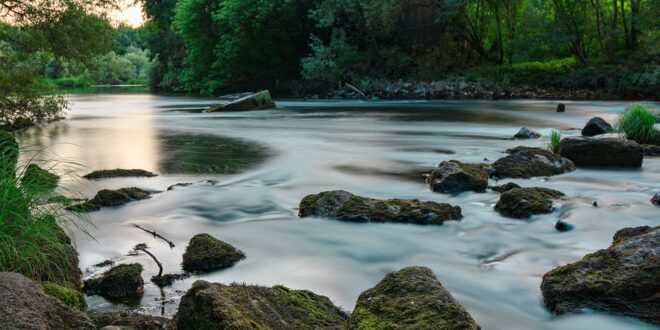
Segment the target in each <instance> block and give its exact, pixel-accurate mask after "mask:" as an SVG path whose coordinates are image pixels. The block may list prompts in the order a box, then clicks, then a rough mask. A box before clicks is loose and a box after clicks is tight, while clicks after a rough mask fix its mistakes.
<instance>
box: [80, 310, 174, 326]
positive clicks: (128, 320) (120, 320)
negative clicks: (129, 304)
mask: <svg viewBox="0 0 660 330" xmlns="http://www.w3.org/2000/svg"><path fill="white" fill-rule="evenodd" d="M89 317H90V318H91V319H92V321H93V322H94V324H95V325H96V328H97V329H126V330H128V329H140V330H167V329H176V326H175V324H174V322H173V321H172V320H171V319H168V318H164V317H160V316H153V315H145V314H139V313H135V312H104V313H99V312H92V313H89ZM106 327H108V328H106Z"/></svg>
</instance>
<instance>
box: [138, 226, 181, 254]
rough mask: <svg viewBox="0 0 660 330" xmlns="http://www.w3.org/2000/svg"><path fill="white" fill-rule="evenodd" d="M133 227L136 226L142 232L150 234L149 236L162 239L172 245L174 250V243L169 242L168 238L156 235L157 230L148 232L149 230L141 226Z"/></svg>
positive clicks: (171, 247)
mask: <svg viewBox="0 0 660 330" xmlns="http://www.w3.org/2000/svg"><path fill="white" fill-rule="evenodd" d="M133 226H135V227H137V228H139V229H142V230H144V231H146V232H147V233H149V234H152V235H154V238H156V237H158V238H160V239H162V240H163V241H165V242H167V244H169V245H170V249H173V248H174V242H172V241H170V240H168V239H167V238H165V237H163V236H161V235H160V234H158V233H156V231H155V230H154V231H151V230H148V229H145V228H142V227H140V226H138V225H136V224H133Z"/></svg>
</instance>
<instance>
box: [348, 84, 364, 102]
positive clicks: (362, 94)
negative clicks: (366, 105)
mask: <svg viewBox="0 0 660 330" xmlns="http://www.w3.org/2000/svg"><path fill="white" fill-rule="evenodd" d="M346 87H348V88H350V89H352V90H354V91H355V92H356V93H358V94H360V95H361V96H362V98H364V99H365V100H367V101H369V98H367V95H366V94H364V92H363V91H361V90H360V89H358V88H357V87H355V86H353V85H351V84H349V83H346Z"/></svg>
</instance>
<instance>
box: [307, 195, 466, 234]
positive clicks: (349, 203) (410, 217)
mask: <svg viewBox="0 0 660 330" xmlns="http://www.w3.org/2000/svg"><path fill="white" fill-rule="evenodd" d="M299 216H300V217H309V216H318V217H326V218H333V219H337V220H341V221H351V222H397V223H411V224H421V225H429V224H432V225H441V224H442V223H443V222H445V221H447V220H460V219H462V218H463V215H462V214H461V208H460V207H458V206H453V205H450V204H447V203H436V202H426V201H420V200H417V199H389V200H379V199H372V198H366V197H361V196H357V195H354V194H351V193H349V192H347V191H343V190H335V191H326V192H321V193H319V194H314V195H308V196H306V197H305V198H303V199H302V200H301V201H300V211H299Z"/></svg>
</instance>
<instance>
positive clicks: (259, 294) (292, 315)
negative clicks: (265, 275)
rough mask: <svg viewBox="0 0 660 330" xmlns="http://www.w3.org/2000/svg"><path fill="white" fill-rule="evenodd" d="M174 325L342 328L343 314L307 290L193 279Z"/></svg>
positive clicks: (344, 321)
mask: <svg viewBox="0 0 660 330" xmlns="http://www.w3.org/2000/svg"><path fill="white" fill-rule="evenodd" d="M176 319H177V328H178V329H180V330H185V329H341V328H344V327H345V324H346V315H345V314H344V313H343V312H342V311H341V310H340V309H339V308H337V307H335V306H334V305H333V304H332V302H331V301H330V299H328V298H326V297H323V296H319V295H316V294H314V293H313V292H310V291H307V290H291V289H288V288H286V287H283V286H274V287H272V288H268V287H262V286H253V285H240V284H231V285H224V284H217V283H209V282H206V281H197V282H195V283H193V285H192V288H190V290H188V292H187V293H186V294H185V295H184V296H183V297H182V298H181V303H180V304H179V312H178V313H177V316H176Z"/></svg>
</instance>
